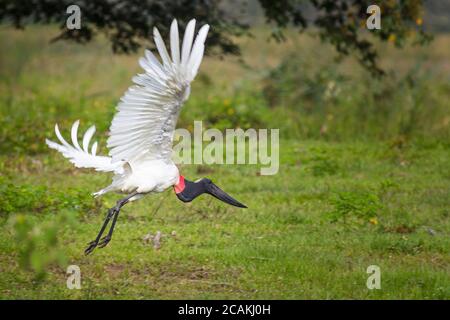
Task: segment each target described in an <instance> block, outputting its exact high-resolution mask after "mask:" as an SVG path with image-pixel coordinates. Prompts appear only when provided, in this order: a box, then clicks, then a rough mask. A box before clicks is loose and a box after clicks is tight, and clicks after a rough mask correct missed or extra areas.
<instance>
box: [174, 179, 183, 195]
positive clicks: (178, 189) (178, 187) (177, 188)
mask: <svg viewBox="0 0 450 320" xmlns="http://www.w3.org/2000/svg"><path fill="white" fill-rule="evenodd" d="M184 188H185V185H184V177H183V176H181V175H180V178H179V179H178V183H177V184H176V185H174V186H173V189H174V190H175V193H180V192H183V190H184Z"/></svg>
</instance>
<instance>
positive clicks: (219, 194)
mask: <svg viewBox="0 0 450 320" xmlns="http://www.w3.org/2000/svg"><path fill="white" fill-rule="evenodd" d="M206 192H207V193H208V194H210V195H212V196H214V197H216V198H217V199H219V200H222V201H223V202H225V203H228V204H231V205H232V206H235V207H239V208H247V206H246V205H245V204H242V203H240V202H239V201H237V200H236V199H234V198H233V197H231V196H230V195H229V194H227V193H226V192H225V191H223V190H222V189H220V188H219V187H218V186H216V185H215V184H214V183H212V182H209V183H207V184H206Z"/></svg>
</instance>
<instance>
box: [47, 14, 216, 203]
mask: <svg viewBox="0 0 450 320" xmlns="http://www.w3.org/2000/svg"><path fill="white" fill-rule="evenodd" d="M194 30H195V20H191V21H190V22H189V23H188V24H187V26H186V31H185V33H184V37H183V41H182V46H181V48H180V45H179V44H180V41H179V35H178V24H177V22H176V20H174V21H173V22H172V25H171V27H170V52H171V56H169V53H168V51H167V49H166V46H165V45H164V42H163V40H162V37H161V35H160V33H159V31H158V29H156V28H154V30H153V35H154V40H155V45H156V47H157V49H158V52H159V55H160V57H161V61H159V60H158V59H157V58H156V57H155V56H154V55H153V54H152V52H151V51H149V50H146V51H145V57H142V58H141V59H140V60H139V64H140V65H141V67H142V68H143V69H144V70H145V72H144V73H142V74H138V75H137V76H135V77H134V78H133V82H134V83H135V85H133V86H131V87H130V88H129V89H128V90H127V91H126V92H125V94H124V95H123V96H122V98H121V99H120V102H119V104H118V106H117V113H116V115H115V116H114V119H113V120H112V123H111V127H110V133H109V135H110V136H109V138H108V143H107V145H108V148H109V156H98V155H96V152H97V142H95V143H94V144H93V145H92V146H91V147H90V140H91V138H92V136H93V135H94V132H95V126H92V127H90V128H89V129H88V130H87V131H86V133H85V134H84V136H83V141H82V147H81V146H80V144H79V143H78V127H79V121H76V122H75V123H74V124H73V126H72V131H71V140H72V144H70V143H68V142H67V141H66V140H65V139H64V138H63V137H62V135H61V133H60V131H59V128H58V126H57V125H56V126H55V132H56V135H57V137H58V139H59V141H60V143H56V142H53V141H50V140H46V142H47V144H48V146H49V147H50V148H52V149H55V150H57V151H59V152H61V153H62V154H63V156H64V157H66V158H68V159H69V160H70V161H71V162H72V163H73V164H74V165H75V166H76V167H79V168H94V169H95V170H97V171H104V172H113V173H114V177H113V182H112V183H111V185H109V186H108V187H106V188H104V189H102V190H100V191H98V192H96V193H94V195H95V196H99V195H102V194H104V193H106V192H110V191H114V192H120V193H127V194H130V193H136V192H137V193H138V194H139V195H138V196H136V197H134V198H132V199H131V200H135V199H137V198H139V197H141V196H142V195H143V194H147V193H151V192H162V191H164V190H166V189H167V188H169V187H171V186H173V185H175V184H177V182H178V180H179V172H178V168H177V167H176V165H175V164H174V163H173V161H172V160H171V156H172V141H173V134H174V131H175V127H176V123H177V120H178V115H179V113H180V111H181V107H182V106H183V103H184V102H185V101H186V100H187V99H188V98H189V94H190V91H191V90H190V83H191V82H192V81H193V80H194V77H195V75H196V74H197V71H198V68H199V66H200V63H201V61H202V58H203V52H204V43H205V40H206V35H207V33H208V30H209V26H208V25H204V26H202V28H200V30H199V32H198V35H197V36H196V37H194ZM194 38H195V40H194Z"/></svg>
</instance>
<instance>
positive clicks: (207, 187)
mask: <svg viewBox="0 0 450 320" xmlns="http://www.w3.org/2000/svg"><path fill="white" fill-rule="evenodd" d="M174 190H175V193H176V195H177V197H178V199H180V200H181V201H183V202H191V201H192V200H194V199H195V198H197V197H198V196H199V195H201V194H203V193H207V194H210V195H212V196H213V197H215V198H217V199H219V200H221V201H223V202H225V203H228V204H231V205H232V206H236V207H239V208H247V206H246V205H244V204H242V203H240V202H239V201H237V200H236V199H234V198H233V197H231V196H230V195H228V194H227V193H225V192H224V191H223V190H222V189H220V188H219V187H218V186H216V185H215V184H214V183H213V182H212V181H211V180H210V179H208V178H203V179H200V180H198V181H196V182H192V181H189V180H187V179H185V178H184V177H183V176H180V179H179V181H178V183H177V184H176V185H175V186H174Z"/></svg>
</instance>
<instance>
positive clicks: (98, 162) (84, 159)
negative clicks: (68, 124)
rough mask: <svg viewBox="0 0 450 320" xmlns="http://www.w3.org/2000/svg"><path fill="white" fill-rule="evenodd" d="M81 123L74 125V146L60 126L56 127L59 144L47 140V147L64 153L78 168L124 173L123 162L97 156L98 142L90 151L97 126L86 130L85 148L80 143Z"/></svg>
mask: <svg viewBox="0 0 450 320" xmlns="http://www.w3.org/2000/svg"><path fill="white" fill-rule="evenodd" d="M79 125H80V121H79V120H77V121H75V122H74V124H73V125H72V131H71V138H72V144H70V143H68V142H67V141H66V140H65V139H64V138H63V136H62V135H61V133H60V132H59V128H58V125H55V133H56V136H57V137H58V139H59V142H60V144H59V143H56V142H53V141H51V140H49V139H45V142H46V143H47V145H48V146H49V147H50V148H52V149H55V150H57V151H59V152H61V153H62V155H63V156H64V157H66V158H67V159H69V161H70V162H72V163H73V164H74V165H75V167H77V168H94V169H95V170H97V171H114V172H116V173H122V172H123V164H124V163H123V162H115V163H112V161H111V158H110V157H104V156H97V142H94V143H93V144H92V147H91V149H90V150H89V144H90V142H91V139H92V136H93V135H94V133H95V126H92V127H90V128H89V129H87V130H86V132H85V134H84V136H83V148H81V146H80V144H79V143H78V138H77V135H78V126H79Z"/></svg>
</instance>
